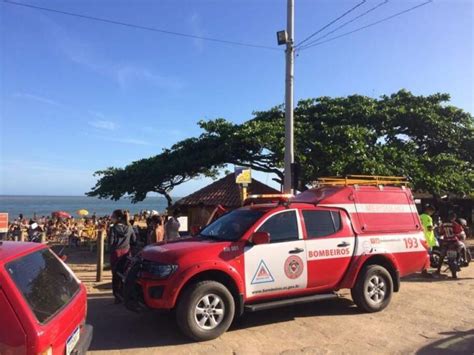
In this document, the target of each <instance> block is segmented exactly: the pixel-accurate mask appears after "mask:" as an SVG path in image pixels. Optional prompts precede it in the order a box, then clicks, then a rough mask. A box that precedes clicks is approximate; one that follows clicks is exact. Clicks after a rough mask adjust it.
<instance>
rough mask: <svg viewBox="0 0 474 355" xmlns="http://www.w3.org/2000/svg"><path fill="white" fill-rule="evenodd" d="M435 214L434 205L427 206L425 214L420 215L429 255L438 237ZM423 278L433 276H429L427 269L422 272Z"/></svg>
mask: <svg viewBox="0 0 474 355" xmlns="http://www.w3.org/2000/svg"><path fill="white" fill-rule="evenodd" d="M434 213H435V209H434V207H433V206H432V205H430V204H427V205H425V208H424V211H423V213H422V214H421V215H420V220H421V225H422V227H423V233H424V235H425V240H426V243H427V244H428V247H429V248H430V249H429V253H431V250H432V249H433V247H435V246H436V244H437V242H436V237H435V234H434V225H433V217H431V216H433V214H434ZM421 274H422V275H423V276H431V275H430V274H428V271H427V270H426V269H423V271H422V272H421Z"/></svg>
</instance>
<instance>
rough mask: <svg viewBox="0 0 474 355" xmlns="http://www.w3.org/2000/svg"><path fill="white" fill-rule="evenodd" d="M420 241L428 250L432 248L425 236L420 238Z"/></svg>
mask: <svg viewBox="0 0 474 355" xmlns="http://www.w3.org/2000/svg"><path fill="white" fill-rule="evenodd" d="M420 242H421V244H422V245H423V247H424V248H425V249H426V250H430V247H429V245H428V243H427V242H426V239H425V238H420Z"/></svg>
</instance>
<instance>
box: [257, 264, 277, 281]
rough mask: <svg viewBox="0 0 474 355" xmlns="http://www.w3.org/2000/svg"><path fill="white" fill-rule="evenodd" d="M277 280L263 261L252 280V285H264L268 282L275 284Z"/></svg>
mask: <svg viewBox="0 0 474 355" xmlns="http://www.w3.org/2000/svg"><path fill="white" fill-rule="evenodd" d="M274 281H275V279H274V278H273V276H272V274H271V272H270V270H269V269H268V267H267V265H266V264H265V262H264V261H263V260H260V263H259V264H258V267H257V271H256V272H255V275H254V276H253V279H252V285H256V284H263V283H267V282H274Z"/></svg>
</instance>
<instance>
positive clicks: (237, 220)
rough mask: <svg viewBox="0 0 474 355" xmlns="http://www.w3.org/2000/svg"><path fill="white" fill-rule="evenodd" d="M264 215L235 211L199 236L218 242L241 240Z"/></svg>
mask: <svg viewBox="0 0 474 355" xmlns="http://www.w3.org/2000/svg"><path fill="white" fill-rule="evenodd" d="M263 214H264V211H261V210H253V209H242V210H234V211H232V212H230V213H228V214H226V215H224V216H222V217H220V218H219V219H217V220H216V221H215V222H213V223H211V224H210V225H208V226H207V227H205V228H204V229H203V230H202V231H201V233H199V235H200V236H201V237H203V238H210V239H216V240H228V241H235V240H239V239H240V238H241V237H242V235H243V234H244V233H245V231H247V230H248V229H249V228H250V226H252V225H253V224H254V223H255V222H256V221H257V220H258V219H259V218H260V217H261V216H262V215H263Z"/></svg>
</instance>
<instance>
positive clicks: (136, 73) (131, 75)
mask: <svg viewBox="0 0 474 355" xmlns="http://www.w3.org/2000/svg"><path fill="white" fill-rule="evenodd" d="M111 70H112V76H113V77H114V79H115V81H117V83H118V84H119V86H120V87H121V88H122V89H126V88H128V87H130V86H133V85H135V84H137V83H140V82H146V83H149V84H151V85H153V86H157V87H161V88H165V89H170V90H180V89H182V88H183V86H184V85H183V83H182V82H181V80H179V79H176V78H172V77H167V76H163V75H158V74H155V73H153V72H152V71H150V70H149V69H146V68H141V67H137V66H134V65H130V64H126V65H118V66H115V67H114V68H112V69H111Z"/></svg>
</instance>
